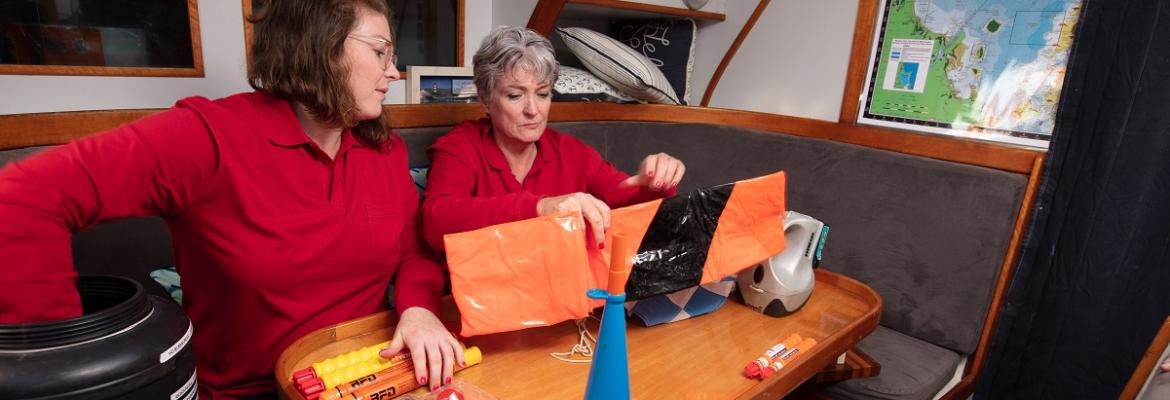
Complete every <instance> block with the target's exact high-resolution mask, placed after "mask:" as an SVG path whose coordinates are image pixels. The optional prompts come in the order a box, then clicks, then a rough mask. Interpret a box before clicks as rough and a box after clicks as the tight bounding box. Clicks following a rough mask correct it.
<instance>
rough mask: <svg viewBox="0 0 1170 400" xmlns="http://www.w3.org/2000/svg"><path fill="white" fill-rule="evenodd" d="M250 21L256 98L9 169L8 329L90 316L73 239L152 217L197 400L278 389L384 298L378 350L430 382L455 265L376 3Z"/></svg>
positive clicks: (437, 378) (4, 317) (0, 303)
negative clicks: (407, 140)
mask: <svg viewBox="0 0 1170 400" xmlns="http://www.w3.org/2000/svg"><path fill="white" fill-rule="evenodd" d="M269 4H270V5H269V7H268V8H267V10H266V11H265V12H264V13H263V14H262V15H257V16H256V18H255V21H254V22H255V33H256V35H255V42H254V45H253V48H252V49H253V54H252V59H251V64H250V68H249V73H248V80H249V82H250V84H251V85H252V87H253V88H255V89H256V90H255V91H253V92H250V93H242V94H237V95H233V96H229V97H225V98H221V99H216V100H209V99H205V98H202V97H191V98H186V99H183V100H181V101H179V102H178V103H177V104H176V105H175V106H174V107H173V108H171V109H169V110H167V111H164V112H161V113H158V114H155V115H153V116H150V117H146V118H143V119H141V120H138V121H136V122H133V123H130V124H128V125H124V126H121V127H118V128H116V129H113V130H111V131H109V132H105V133H103V134H100V135H95V136H91V137H87V138H84V139H81V140H78V141H76V142H73V143H70V144H67V145H64V146H60V147H59V148H56V149H53V150H50V151H48V152H46V153H45V154H42V155H39V156H36V157H32V158H30V159H27V160H24V161H21V162H16V163H13V164H12V165H10V166H9V167H7V168H6V169H4V170H3V171H0V254H3V255H4V272H3V273H2V274H0V323H31V322H41V321H50V320H60V319H66V318H71V317H77V316H79V315H80V314H81V312H82V310H81V305H80V300H79V296H78V293H77V291H76V288H75V286H74V282H75V280H76V273H75V271H74V270H73V268H72V260H71V258H70V245H69V244H70V233H71V232H74V231H77V230H80V229H83V228H85V227H87V226H90V225H94V224H97V223H99V222H102V221H106V220H110V219H114V218H121V217H127V216H141V215H158V216H161V217H162V218H163V219H164V220H165V221H166V223H167V225H168V227H169V229H170V232H171V235H172V238H173V243H174V254H175V259H176V266H177V268H178V270H179V272H180V274H181V276H182V286H183V292H184V296H183V302H184V304H183V306H184V308H185V309H186V311H187V313H188V315H189V316H190V318H191V320H192V323H193V324H194V332H195V333H194V339H193V340H194V348H195V351H196V366H197V370H198V376H199V389H200V390H199V394H200V397H201V398H205V399H216V398H238V397H255V396H265V395H271V394H272V393H273V392H274V390H275V389H276V386H275V381H274V379H273V370H274V368H275V364H276V360H277V357H278V356H279V355H280V353H281V352H282V351H283V350H284V349H285V348H286V347H287V346H288V345H289V344H291V343H292V342H293V341H295V340H296V339H298V338H300V337H302V336H304V335H305V334H307V333H310V332H312V331H314V330H317V329H319V328H322V327H326V326H329V325H332V324H336V323H339V322H342V321H346V320H349V319H353V318H356V317H361V316H364V315H368V314H371V313H374V312H377V311H381V310H383V309H386V308H387V302H386V300H385V298H386V290H387V283H388V282H389V281H390V280H391V279H392V278H393V279H394V280H395V285H394V287H395V289H394V293H393V295H394V297H395V302H394V303H395V304H396V305H397V312H398V314H399V316H400V321H399V323H398V326H397V330H396V332H395V334H394V339H393V341H392V342H391V345H390V347H389V348H388V349H387V350H386V351H384V354H387V355H389V354H393V353H398V352H400V351H409V352H410V355H411V357H412V358H413V362H414V366H415V371H416V372H415V374H416V379H417V380H418V381H419V382H420V383H422V384H424V385H429V386H430V387H432V388H435V387H437V386H438V385H441V384H443V383H444V382H448V381H449V380H450V379H451V371H452V367H453V365H455V364H457V363H458V364H462V363H463V361H464V360H463V352H462V349H461V348H460V344H459V343H458V342H457V341H456V340H455V338H454V337H452V335H451V334H450V333H449V332H448V331H447V330H446V329H444V327H443V325H442V324H441V323H440V321H439V319H438V318H437V317H436V315H437V314H438V312H439V311H438V309H439V298H440V296H441V294H442V290H443V279H444V277H443V271H442V268H441V265H440V264H439V263H437V262H436V259H435V258H434V257H433V255H432V254H430V253H428V251H427V250H425V247H424V245H422V243H421V241H420V239H419V236H418V234H417V231H416V227H415V223H414V221H415V215H416V212H417V208H418V194H417V192H416V191H415V189H414V185H413V183H412V181H411V178H410V176H409V172H408V169H407V165H408V164H407V159H406V157H407V155H406V154H407V153H406V147H405V145H404V144H403V142H402V140H401V139H400V138H399V137H397V136H396V135H395V134H394V133H392V132H391V131H390V128H389V125H388V123H387V119H386V116H385V115H383V114H382V103H383V100H384V99H385V96H386V91H387V88H388V85H389V83H390V82H391V81H394V80H397V79H399V73H398V71H397V69H396V68H395V67H394V61H395V60H394V58H395V57H394V42H393V38H392V37H391V35H390V32H391V30H390V26H389V23H388V21H389V18H388V14H389V10H388V9H387V7H386V5H385V2H384V1H382V0H338V1H328V2H326V1H317V0H280V1H273V2H270V3H269Z"/></svg>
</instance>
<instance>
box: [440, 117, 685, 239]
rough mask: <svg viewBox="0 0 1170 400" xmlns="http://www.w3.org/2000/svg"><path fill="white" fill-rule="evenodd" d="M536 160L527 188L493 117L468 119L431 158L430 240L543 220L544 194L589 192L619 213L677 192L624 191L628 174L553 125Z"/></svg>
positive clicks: (539, 143) (538, 144)
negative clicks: (498, 135)
mask: <svg viewBox="0 0 1170 400" xmlns="http://www.w3.org/2000/svg"><path fill="white" fill-rule="evenodd" d="M536 148H537V150H536V160H535V161H533V163H532V169H530V170H529V171H528V175H527V176H525V178H524V183H523V184H521V183H520V182H519V181H517V180H516V177H515V176H514V175H512V169H511V167H509V166H508V161H507V159H505V158H504V153H503V151H501V150H500V147H499V146H498V145H497V144H496V142H495V139H494V138H493V136H492V123H491V120H489V119H486V118H484V119H480V120H478V121H465V122H463V123H461V124H459V125H458V126H456V127H455V129H453V130H452V131H451V132H450V133H447V134H446V135H443V137H441V138H439V140H437V141H435V144H434V145H432V146H431V148H430V149H429V150H428V152H427V154H428V156H429V157H430V159H431V167H430V170H429V171H428V172H427V188H426V192H425V194H424V199H423V213H422V214H423V224H422V225H423V229H422V231H423V237H424V238H426V240H427V243H428V244H430V245H431V248H434V249H440V250H441V249H443V248H444V247H443V235H445V234H448V233H458V232H465V231H470V230H474V229H479V228H482V227H485V226H491V225H495V224H501V223H505V222H512V221H518V220H522V219H528V218H533V217H536V216H537V214H536V203H537V202H538V201H540V199H541V198H542V197H547V196H560V195H565V194H569V193H576V192H585V193H589V194H591V195H593V196H594V197H597V198H598V199H600V200H601V201H604V202H605V204H607V205H609V206H610V207H611V208H616V207H623V206H627V205H630V204H637V203H641V202H644V201H650V200H654V199H658V198H662V197H666V196H672V195H674V192H675V191H674V189H671V190H669V191H666V192H655V191H652V190H650V189H648V188H646V187H644V186H637V187H628V188H621V187H618V184H620V183H621V182H622V181H624V180H626V178H629V175H626V173H624V172H622V171H620V170H618V169H617V168H614V166H613V165H612V164H610V163H609V162H607V161H605V159H603V158H601V154H598V153H597V150H594V149H593V148H592V147H589V145H586V144H585V143H582V142H581V141H580V140H578V139H577V138H575V137H573V136H570V135H566V134H563V133H560V132H557V131H554V130H552V129H550V128H545V130H544V133H542V134H541V136H540V139H537V141H536Z"/></svg>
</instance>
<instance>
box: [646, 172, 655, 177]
mask: <svg viewBox="0 0 1170 400" xmlns="http://www.w3.org/2000/svg"><path fill="white" fill-rule="evenodd" d="M646 176H654V171H646Z"/></svg>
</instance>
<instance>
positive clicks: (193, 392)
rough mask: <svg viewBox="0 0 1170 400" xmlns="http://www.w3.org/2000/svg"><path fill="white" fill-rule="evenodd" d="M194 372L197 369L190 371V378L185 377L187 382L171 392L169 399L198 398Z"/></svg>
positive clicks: (186, 399) (184, 399)
mask: <svg viewBox="0 0 1170 400" xmlns="http://www.w3.org/2000/svg"><path fill="white" fill-rule="evenodd" d="M188 332H190V330H188ZM196 373H197V371H191V378H190V379H187V383H184V384H183V387H181V388H179V390H176V391H175V392H174V393H171V400H179V399H180V398H182V399H183V400H189V399H198V398H199V389H196V388H195V381H196V379H195V375H196Z"/></svg>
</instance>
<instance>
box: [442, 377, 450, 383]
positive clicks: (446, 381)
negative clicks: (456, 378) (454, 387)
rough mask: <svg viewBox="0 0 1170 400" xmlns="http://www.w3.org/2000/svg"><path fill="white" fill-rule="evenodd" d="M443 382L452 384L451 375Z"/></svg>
mask: <svg viewBox="0 0 1170 400" xmlns="http://www.w3.org/2000/svg"><path fill="white" fill-rule="evenodd" d="M443 384H444V385H450V384H451V377H449V376H448V377H447V379H444V380H443Z"/></svg>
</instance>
